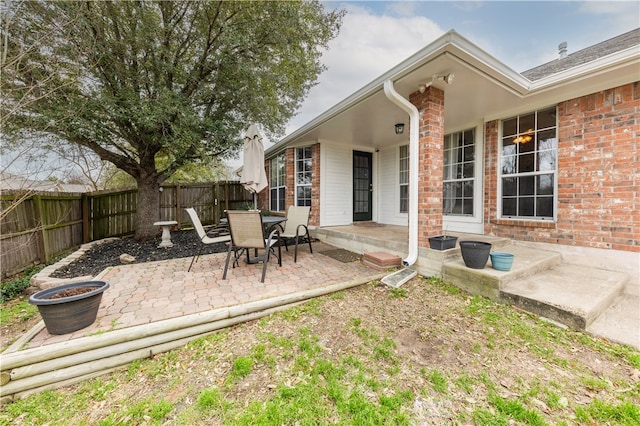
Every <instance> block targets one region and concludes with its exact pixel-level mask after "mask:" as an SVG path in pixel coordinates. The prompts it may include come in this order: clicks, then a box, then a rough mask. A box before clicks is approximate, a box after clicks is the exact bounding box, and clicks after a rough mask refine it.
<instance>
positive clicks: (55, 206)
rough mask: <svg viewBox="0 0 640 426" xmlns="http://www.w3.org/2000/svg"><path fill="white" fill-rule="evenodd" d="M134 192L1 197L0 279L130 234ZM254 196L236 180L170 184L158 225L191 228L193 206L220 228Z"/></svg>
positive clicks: (203, 218)
mask: <svg viewBox="0 0 640 426" xmlns="http://www.w3.org/2000/svg"><path fill="white" fill-rule="evenodd" d="M137 196H138V191H137V189H129V190H119V191H99V192H91V193H86V194H81V193H51V192H40V193H33V194H28V195H27V196H25V193H24V192H12V193H3V194H2V197H1V199H0V202H1V208H2V209H1V212H2V215H1V216H0V251H1V259H0V261H1V263H0V268H1V270H2V277H3V278H4V277H6V276H9V275H12V274H14V273H17V272H20V271H22V270H24V269H25V268H27V267H28V266H31V265H34V264H38V263H46V262H48V261H50V260H52V259H53V258H55V257H57V256H59V255H60V254H63V253H64V252H66V251H68V250H70V249H72V248H75V247H78V246H79V245H80V244H82V243H87V242H90V241H95V240H100V239H103V238H108V237H120V236H124V235H128V234H133V233H134V231H135V225H136V203H137ZM252 200H253V198H252V195H251V194H250V193H249V192H248V191H247V190H245V189H244V187H243V186H242V185H240V184H239V183H238V182H235V181H221V182H213V183H194V184H179V185H176V184H168V185H163V186H162V193H161V195H160V206H159V208H160V220H175V221H177V222H178V227H179V228H183V227H185V226H186V227H190V226H191V222H190V220H189V219H188V217H187V216H186V215H185V214H184V210H183V209H185V208H188V207H193V208H195V209H196V211H197V212H198V215H199V216H200V219H201V221H202V223H203V224H205V225H211V224H218V223H220V219H221V218H222V217H223V214H224V210H229V209H243V208H247V207H248V206H251V205H253V201H252Z"/></svg>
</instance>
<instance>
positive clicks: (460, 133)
mask: <svg viewBox="0 0 640 426" xmlns="http://www.w3.org/2000/svg"><path fill="white" fill-rule="evenodd" d="M467 132H471V139H472V145H473V152H474V157H473V159H472V160H471V161H465V159H464V158H462V159H461V160H460V161H459V160H458V157H457V155H456V156H454V154H456V153H458V152H460V150H462V153H463V154H464V149H465V146H470V145H464V144H463V145H462V146H458V145H456V146H455V147H454V148H453V149H450V150H447V149H446V141H447V138H454V137H463V138H464V136H465V134H466V133H467ZM476 132H477V129H476V128H475V127H472V128H469V129H464V130H461V131H457V132H452V133H448V134H446V135H445V142H444V147H443V150H444V155H445V157H446V156H447V155H449V157H450V159H449V164H450V165H451V166H455V170H454V171H455V172H457V171H458V170H457V169H458V165H459V166H462V170H463V172H464V164H465V163H471V164H473V176H461V177H459V176H450V177H447V176H446V174H447V172H448V169H447V167H448V166H447V162H446V161H444V162H443V176H442V183H443V188H442V191H443V193H442V200H443V207H442V214H443V215H444V216H450V217H476V216H477V215H478V211H477V208H478V203H476V197H477V196H478V195H477V194H478V191H477V188H476V187H477V185H478V166H477V164H478V144H477V140H478V137H477V135H476ZM445 160H446V158H445ZM468 181H471V182H473V193H472V194H471V197H466V198H471V200H472V202H473V203H472V211H471V213H465V214H462V213H460V214H457V213H447V212H446V211H445V204H446V203H445V200H446V198H445V191H446V184H447V183H455V182H460V183H462V184H463V185H464V182H468ZM453 199H454V200H457V197H456V198H453ZM463 204H464V198H463ZM463 208H464V205H463Z"/></svg>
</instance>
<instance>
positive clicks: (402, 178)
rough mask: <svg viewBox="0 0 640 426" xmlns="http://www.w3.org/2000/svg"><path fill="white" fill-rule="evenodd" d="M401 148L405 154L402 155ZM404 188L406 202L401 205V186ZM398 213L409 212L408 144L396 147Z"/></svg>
mask: <svg viewBox="0 0 640 426" xmlns="http://www.w3.org/2000/svg"><path fill="white" fill-rule="evenodd" d="M403 148H404V149H406V156H403V155H402V154H403V153H402V151H403ZM403 187H405V188H406V200H405V201H406V204H405V209H404V210H403V208H402V207H403V206H402V201H403V200H402V188H403ZM398 213H400V214H407V213H409V145H408V144H407V145H400V146H399V147H398Z"/></svg>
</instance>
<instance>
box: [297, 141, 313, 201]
mask: <svg viewBox="0 0 640 426" xmlns="http://www.w3.org/2000/svg"><path fill="white" fill-rule="evenodd" d="M305 151H308V153H309V156H308V157H306V156H305V157H303V158H301V157H300V153H303V154H304V152H305ZM295 153H296V157H295V158H296V160H295V188H296V191H295V205H296V206H311V202H312V200H313V193H312V182H313V149H312V147H311V146H303V147H298V148H295ZM306 160H308V161H309V164H310V170H300V164H301V163H302V162H304V161H306ZM305 175H307V176H306V177H307V179H308V183H301V178H304V177H305ZM299 188H309V198H308V199H307V198H302V199H300V198H299V196H298V195H299V191H298V189H299ZM302 201H304V203H303V204H300V203H301V202H302ZM307 201H308V204H307V203H306V202H307Z"/></svg>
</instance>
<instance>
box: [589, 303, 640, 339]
mask: <svg viewBox="0 0 640 426" xmlns="http://www.w3.org/2000/svg"><path fill="white" fill-rule="evenodd" d="M639 325H640V297H638V295H637V294H630V293H628V292H625V293H624V294H622V295H621V296H618V297H617V298H616V299H615V300H614V301H613V303H612V304H611V306H609V308H608V309H606V310H605V311H604V312H603V313H602V314H600V315H599V316H598V318H596V319H595V320H594V321H593V322H592V323H591V325H589V326H588V327H587V331H588V332H590V333H592V334H595V335H597V336H602V337H606V338H607V339H609V340H611V341H613V342H616V343H622V344H624V345H630V346H633V347H634V348H637V349H640V330H639Z"/></svg>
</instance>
